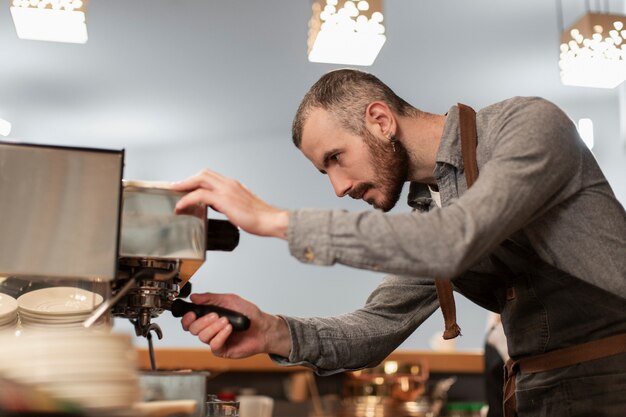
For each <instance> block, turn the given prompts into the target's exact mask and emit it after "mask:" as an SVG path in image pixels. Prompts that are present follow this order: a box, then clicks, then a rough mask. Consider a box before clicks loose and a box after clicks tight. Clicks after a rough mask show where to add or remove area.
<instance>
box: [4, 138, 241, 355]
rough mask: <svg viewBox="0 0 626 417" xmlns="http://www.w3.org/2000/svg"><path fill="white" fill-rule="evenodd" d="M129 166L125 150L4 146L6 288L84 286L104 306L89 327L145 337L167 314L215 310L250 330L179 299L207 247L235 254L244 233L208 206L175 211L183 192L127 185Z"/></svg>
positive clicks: (152, 184)
mask: <svg viewBox="0 0 626 417" xmlns="http://www.w3.org/2000/svg"><path fill="white" fill-rule="evenodd" d="M123 167H124V151H117V150H103V149H89V148H73V147H61V146H47V145H33V144H22V143H12V142H0V196H1V198H0V231H2V234H3V239H1V240H0V276H3V277H5V279H4V281H2V282H0V291H1V292H5V293H8V294H11V293H13V294H14V295H15V296H19V295H21V294H23V293H24V292H28V291H30V290H33V289H37V288H41V287H45V286H59V285H67V284H68V283H70V284H71V285H72V286H77V287H83V288H88V289H90V290H92V291H93V292H95V293H99V294H100V295H102V297H103V299H104V302H102V303H101V304H100V305H99V306H98V307H97V308H96V309H95V310H94V312H93V314H92V315H91V317H90V318H89V319H88V320H86V321H85V323H84V326H85V327H90V326H91V325H92V324H94V323H96V322H101V321H102V320H103V318H104V319H105V320H108V319H109V318H110V317H111V316H113V317H120V318H125V319H128V320H130V321H131V322H132V323H133V325H134V327H135V332H136V334H137V335H138V336H146V337H148V339H149V340H150V336H151V333H155V334H157V336H158V337H159V338H160V337H161V336H162V333H161V330H160V328H159V327H158V325H156V324H155V323H152V319H154V318H155V317H157V316H159V315H160V314H162V313H163V312H164V311H165V310H170V311H171V312H172V314H173V315H174V316H177V317H179V316H182V315H183V314H185V313H186V312H187V311H194V312H196V314H197V315H203V314H207V313H208V312H211V311H215V312H217V313H218V314H219V315H222V316H227V317H228V318H229V320H230V322H231V323H232V324H233V327H234V329H235V330H245V329H247V328H248V327H249V325H250V322H249V320H248V318H247V317H245V316H243V315H241V314H238V313H236V312H232V311H229V310H224V309H220V308H219V307H216V306H206V305H203V306H198V305H194V304H192V303H188V302H185V301H183V300H182V299H181V298H184V297H186V296H187V295H188V294H189V292H190V283H189V279H190V278H191V277H192V275H193V274H194V273H195V272H196V271H197V270H198V268H199V267H200V266H201V265H202V264H203V263H204V261H205V254H206V251H207V250H226V251H230V250H233V249H234V248H235V247H236V246H237V245H238V242H239V231H238V229H237V228H236V227H234V226H233V225H232V224H230V223H229V222H227V221H225V220H215V219H207V210H206V208H205V207H200V206H198V207H197V208H196V209H195V210H194V211H193V212H189V213H183V214H181V215H175V214H174V207H175V205H176V202H177V201H178V199H180V197H182V195H183V193H179V192H174V191H172V190H169V189H168V185H167V183H155V182H139V181H123V180H122V178H123ZM94 307H95V306H94ZM153 366H154V361H153Z"/></svg>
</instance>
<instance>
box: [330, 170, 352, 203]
mask: <svg viewBox="0 0 626 417" xmlns="http://www.w3.org/2000/svg"><path fill="white" fill-rule="evenodd" d="M328 178H329V179H330V183H331V184H332V186H333V190H335V194H336V195H337V197H343V196H345V195H346V194H348V193H349V192H350V190H351V189H352V181H350V180H348V179H347V178H343V177H342V176H341V175H339V174H335V173H334V174H330V173H329V174H328Z"/></svg>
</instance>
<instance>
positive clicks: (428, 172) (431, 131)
mask: <svg viewBox="0 0 626 417" xmlns="http://www.w3.org/2000/svg"><path fill="white" fill-rule="evenodd" d="M445 122H446V116H445V115H437V114H431V113H420V114H419V115H418V116H413V117H399V118H398V132H397V133H396V138H397V139H398V140H399V141H400V142H402V144H403V145H404V147H405V148H406V150H407V152H408V154H409V159H410V167H409V177H408V178H407V180H408V181H412V182H421V183H425V184H436V181H435V179H434V177H433V171H434V170H435V164H436V161H437V152H438V150H439V143H440V141H441V136H442V134H443V127H444V124H445Z"/></svg>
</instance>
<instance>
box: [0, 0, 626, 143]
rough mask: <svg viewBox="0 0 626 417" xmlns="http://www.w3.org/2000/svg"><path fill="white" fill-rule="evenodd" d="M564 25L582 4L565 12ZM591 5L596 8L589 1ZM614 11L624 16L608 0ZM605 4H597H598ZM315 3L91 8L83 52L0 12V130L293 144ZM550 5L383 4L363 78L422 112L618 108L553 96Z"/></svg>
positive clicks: (146, 1)
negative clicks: (28, 31)
mask: <svg viewBox="0 0 626 417" xmlns="http://www.w3.org/2000/svg"><path fill="white" fill-rule="evenodd" d="M564 3H567V4H566V5H565V6H566V7H565V8H564V13H563V14H564V20H565V24H566V25H567V24H569V23H572V22H573V21H574V20H576V19H577V18H578V17H580V16H581V15H582V14H583V13H584V11H585V9H584V7H585V4H584V3H585V2H584V1H582V0H580V1H573V0H568V1H565V2H564ZM591 3H595V2H591ZM608 3H609V7H610V11H611V12H613V13H623V12H624V11H626V7H625V5H624V0H611V1H610V2H608ZM605 4H607V2H606V0H603V1H602V5H605ZM310 9H311V1H310V0H300V1H294V0H265V1H249V0H228V1H209V0H169V1H164V0H133V1H121V0H91V1H90V3H89V4H88V16H87V19H88V32H89V41H88V42H87V43H86V44H84V45H74V44H62V43H50V42H40V41H27V40H18V39H17V37H16V35H15V30H14V27H13V23H12V20H11V16H10V12H9V8H8V5H7V6H2V7H0V53H1V54H2V58H1V59H0V62H1V63H2V64H1V65H0V80H2V81H1V82H0V118H4V119H7V120H9V121H10V122H12V124H13V131H12V134H11V137H14V138H17V139H20V140H23V141H27V142H40V143H55V144H69V145H82V146H102V147H116V148H117V147H142V146H158V145H160V144H172V143H176V144H183V143H192V142H199V141H203V142H206V141H214V142H215V143H219V141H223V140H246V139H253V138H255V137H258V138H263V137H271V136H282V135H285V136H288V135H289V129H290V124H291V119H292V117H293V114H294V112H295V109H296V107H297V105H298V103H299V101H300V99H301V98H302V96H303V95H304V93H305V92H306V90H307V89H308V87H309V86H310V85H311V84H312V83H313V82H314V81H315V80H316V79H317V78H318V77H319V76H320V75H321V74H323V73H325V72H327V71H329V70H331V69H333V68H337V67H338V66H334V65H327V64H314V63H310V62H308V61H307V58H306V35H307V22H308V19H309V16H310ZM556 10H557V9H556V4H555V2H554V1H552V0H516V1H507V2H503V1H501V0H474V1H472V2H468V1H464V0H430V1H426V0H387V2H386V3H385V24H386V28H387V42H386V44H385V45H384V47H383V49H382V51H381V53H380V55H379V56H378V58H377V60H376V62H375V63H374V65H373V66H372V67H366V68H363V69H365V70H367V71H370V72H373V73H374V74H376V75H377V76H379V77H380V78H381V79H383V80H384V81H386V82H387V83H388V84H389V85H390V86H391V87H392V88H393V89H394V90H396V92H397V93H398V94H399V95H401V96H403V97H404V98H406V99H407V100H408V101H410V102H411V103H412V104H414V105H415V106H417V107H418V108H422V109H423V110H427V111H432V112H440V113H443V112H445V111H447V109H448V108H449V106H450V105H452V104H454V103H456V102H457V101H462V102H465V103H467V104H470V105H473V106H475V107H477V108H480V107H481V106H485V105H487V104H490V103H491V102H494V101H497V100H499V99H503V98H506V97H509V96H513V95H540V96H544V97H547V98H549V99H551V100H553V101H556V102H557V103H560V104H562V103H570V102H571V103H574V102H580V101H581V100H585V101H586V102H588V103H596V102H597V103H603V102H605V101H607V100H608V101H612V102H613V103H614V100H615V97H616V92H615V90H598V89H585V88H576V87H566V86H562V85H561V84H560V82H559V74H558V66H557V55H558V38H559V29H558V27H557V21H558V20H557V12H556Z"/></svg>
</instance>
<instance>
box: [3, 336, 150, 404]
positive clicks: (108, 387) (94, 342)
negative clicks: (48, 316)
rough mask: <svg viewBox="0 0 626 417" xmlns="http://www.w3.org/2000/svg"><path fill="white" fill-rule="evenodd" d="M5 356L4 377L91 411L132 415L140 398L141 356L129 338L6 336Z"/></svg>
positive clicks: (4, 339) (4, 340)
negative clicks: (122, 412) (124, 411)
mask: <svg viewBox="0 0 626 417" xmlns="http://www.w3.org/2000/svg"><path fill="white" fill-rule="evenodd" d="M0 357H1V358H3V360H2V361H0V376H1V377H3V378H8V379H9V380H12V381H15V382H18V383H21V384H25V385H27V386H32V387H34V388H37V389H39V390H41V391H43V392H45V393H48V394H50V395H51V396H52V397H54V398H57V399H62V400H66V401H70V402H73V403H76V404H78V405H80V406H81V407H83V408H84V409H86V410H92V411H94V412H95V411H98V412H101V411H115V410H128V409H130V408H131V407H132V405H133V403H135V402H137V401H139V400H140V398H141V392H140V385H139V377H138V373H137V356H136V352H135V349H134V348H133V346H132V343H131V339H130V336H129V335H126V334H116V333H98V332H86V331H68V332H53V333H50V332H45V333H40V332H37V331H32V332H30V333H28V334H27V333H24V334H21V335H18V336H15V335H13V336H12V337H10V336H9V335H8V334H4V335H2V336H0ZM107 414H109V413H107Z"/></svg>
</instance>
